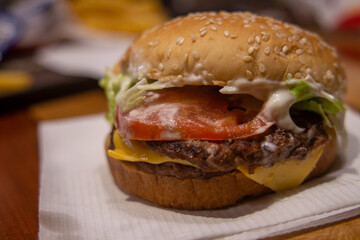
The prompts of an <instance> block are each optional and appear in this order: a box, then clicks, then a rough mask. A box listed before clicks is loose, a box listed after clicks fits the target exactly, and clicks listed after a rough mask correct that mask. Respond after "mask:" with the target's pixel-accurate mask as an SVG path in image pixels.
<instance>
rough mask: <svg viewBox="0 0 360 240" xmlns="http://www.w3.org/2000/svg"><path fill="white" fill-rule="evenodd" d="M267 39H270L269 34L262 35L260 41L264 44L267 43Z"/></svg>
mask: <svg viewBox="0 0 360 240" xmlns="http://www.w3.org/2000/svg"><path fill="white" fill-rule="evenodd" d="M269 39H270V35H269V34H264V36H263V37H262V40H263V41H264V42H267V41H269Z"/></svg>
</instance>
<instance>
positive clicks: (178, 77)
mask: <svg viewBox="0 0 360 240" xmlns="http://www.w3.org/2000/svg"><path fill="white" fill-rule="evenodd" d="M176 78H177V80H183V78H184V77H183V76H182V75H177V77H176Z"/></svg>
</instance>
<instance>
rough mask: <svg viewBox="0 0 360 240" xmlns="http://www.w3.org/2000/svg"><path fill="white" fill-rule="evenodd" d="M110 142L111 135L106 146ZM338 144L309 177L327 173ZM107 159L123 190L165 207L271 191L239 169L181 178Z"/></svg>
mask: <svg viewBox="0 0 360 240" xmlns="http://www.w3.org/2000/svg"><path fill="white" fill-rule="evenodd" d="M109 144H110V136H109V137H108V139H107V141H106V149H108V148H109ZM336 146H337V142H336V137H332V138H331V140H330V141H328V143H327V145H326V146H325V148H324V150H323V154H322V156H321V157H320V159H319V161H318V163H317V165H316V167H315V168H314V170H313V171H312V172H311V174H310V175H309V176H308V178H307V180H310V179H312V178H315V177H318V176H320V175H322V174H323V173H325V172H326V170H327V169H328V168H329V167H330V166H331V164H332V163H333V161H334V159H335V156H336ZM107 158H108V163H109V166H110V170H111V173H112V176H113V178H114V180H115V183H116V184H117V185H118V186H119V187H120V188H121V189H123V190H125V191H126V192H129V193H131V194H134V195H136V196H139V197H141V198H143V199H145V200H148V201H150V202H152V203H155V204H157V205H160V206H163V207H171V208H177V209H188V210H202V209H216V208H221V207H226V206H230V205H233V204H235V203H237V202H239V201H240V200H241V199H243V198H244V197H247V196H250V197H256V196H260V195H264V194H267V193H271V192H272V190H270V189H269V188H267V187H265V186H262V185H260V184H258V183H256V182H254V181H253V180H251V179H249V178H247V177H246V176H245V175H244V174H242V173H241V172H238V171H235V172H231V173H229V174H226V175H221V176H217V177H213V178H210V179H178V178H176V177H172V176H160V175H155V174H150V173H147V172H144V171H141V170H138V169H136V168H135V167H134V165H133V164H131V163H128V162H125V161H121V160H118V159H115V158H112V157H110V156H109V155H107Z"/></svg>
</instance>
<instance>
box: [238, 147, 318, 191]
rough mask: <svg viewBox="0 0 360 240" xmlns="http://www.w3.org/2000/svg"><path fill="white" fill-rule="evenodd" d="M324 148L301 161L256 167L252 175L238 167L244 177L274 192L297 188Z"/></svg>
mask: <svg viewBox="0 0 360 240" xmlns="http://www.w3.org/2000/svg"><path fill="white" fill-rule="evenodd" d="M323 149H324V147H322V146H321V147H318V148H316V149H314V150H312V151H311V152H309V153H308V155H307V157H306V158H305V159H303V160H299V159H293V160H288V161H284V162H278V163H275V164H274V165H273V166H272V167H257V168H255V170H254V173H253V174H249V170H248V169H247V168H245V167H243V166H238V167H237V169H238V170H239V171H241V172H242V173H243V174H244V175H245V176H246V177H248V178H250V179H251V180H253V181H255V182H257V183H259V184H261V185H265V186H266V187H268V188H270V189H272V190H274V191H275V192H281V191H285V190H288V189H291V188H295V187H297V186H299V185H300V184H301V183H302V182H303V181H304V180H305V178H306V177H307V176H308V175H309V174H310V172H311V171H312V170H313V169H314V167H315V165H316V163H317V161H318V160H319V158H320V156H321V154H322V152H323Z"/></svg>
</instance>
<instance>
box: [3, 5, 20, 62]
mask: <svg viewBox="0 0 360 240" xmlns="http://www.w3.org/2000/svg"><path fill="white" fill-rule="evenodd" d="M22 30H23V24H22V22H21V21H20V20H19V19H18V18H17V17H15V16H14V15H12V14H11V13H9V12H7V11H5V10H1V9H0V61H1V60H2V59H3V56H5V55H6V53H7V52H8V51H9V50H10V49H11V48H12V47H13V46H15V44H17V43H18V41H19V40H20V36H21V32H22Z"/></svg>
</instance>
